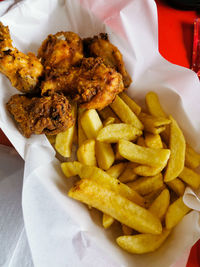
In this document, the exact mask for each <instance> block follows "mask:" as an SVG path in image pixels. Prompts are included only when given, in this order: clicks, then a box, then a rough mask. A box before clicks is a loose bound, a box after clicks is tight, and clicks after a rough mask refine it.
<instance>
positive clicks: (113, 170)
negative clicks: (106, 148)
mask: <svg viewBox="0 0 200 267" xmlns="http://www.w3.org/2000/svg"><path fill="white" fill-rule="evenodd" d="M126 166H127V164H126V163H123V162H121V163H118V164H115V165H113V166H112V167H110V168H109V169H108V170H107V171H106V172H107V174H109V175H110V176H112V177H113V178H116V179H117V178H118V177H119V176H120V174H121V173H122V172H123V171H124V169H125V168H126ZM121 182H122V181H121Z"/></svg>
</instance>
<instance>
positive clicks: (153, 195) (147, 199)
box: [144, 184, 166, 209]
mask: <svg viewBox="0 0 200 267" xmlns="http://www.w3.org/2000/svg"><path fill="white" fill-rule="evenodd" d="M165 188H166V186H165V184H163V186H162V187H160V188H159V189H157V190H154V191H152V192H151V193H149V194H147V195H145V196H144V199H145V207H146V208H147V209H148V208H149V207H150V205H151V204H152V203H153V201H154V200H155V199H156V198H157V197H158V196H159V195H160V193H161V192H162V191H163V190H164V189H165Z"/></svg>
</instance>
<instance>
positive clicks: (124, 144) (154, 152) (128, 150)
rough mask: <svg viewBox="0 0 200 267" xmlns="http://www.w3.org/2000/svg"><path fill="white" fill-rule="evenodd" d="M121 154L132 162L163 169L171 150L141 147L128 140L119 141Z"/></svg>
mask: <svg viewBox="0 0 200 267" xmlns="http://www.w3.org/2000/svg"><path fill="white" fill-rule="evenodd" d="M119 153H120V155H121V156H122V157H124V158H126V159H128V160H130V161H132V162H136V163H140V164H144V165H148V166H155V167H161V166H163V168H164V167H165V166H166V164H167V161H168V159H169V156H170V150H169V149H162V148H157V149H154V148H148V147H141V146H138V145H136V144H133V143H131V142H129V141H126V140H120V141H119Z"/></svg>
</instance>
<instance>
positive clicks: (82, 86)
mask: <svg viewBox="0 0 200 267" xmlns="http://www.w3.org/2000/svg"><path fill="white" fill-rule="evenodd" d="M41 88H42V94H51V93H54V92H56V91H61V92H63V93H64V94H65V95H70V96H72V98H73V99H74V100H75V101H78V103H80V104H81V106H82V107H84V108H87V109H92V108H94V109H103V108H104V107H105V106H107V105H109V104H110V103H111V102H112V101H113V100H114V98H115V96H116V95H117V94H119V93H120V92H122V91H123V90H124V85H123V81H122V76H121V74H120V73H118V72H117V71H116V70H115V69H112V68H109V67H106V66H105V64H104V63H103V59H101V58H84V59H83V61H82V64H81V66H80V68H78V67H76V68H75V67H74V68H71V69H69V71H68V72H66V73H64V74H63V75H60V76H57V77H55V76H54V77H52V78H50V79H48V80H46V81H44V82H43V83H42V87H41Z"/></svg>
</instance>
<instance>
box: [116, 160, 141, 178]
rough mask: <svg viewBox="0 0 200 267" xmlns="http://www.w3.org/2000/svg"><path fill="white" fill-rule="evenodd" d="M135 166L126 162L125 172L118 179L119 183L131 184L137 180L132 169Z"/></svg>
mask: <svg viewBox="0 0 200 267" xmlns="http://www.w3.org/2000/svg"><path fill="white" fill-rule="evenodd" d="M136 166H137V164H136V163H134V162H128V163H127V164H126V168H125V170H124V171H123V172H122V174H121V175H120V177H119V181H120V182H122V183H127V182H131V181H134V180H136V179H137V175H136V174H135V173H134V168H135V167H136Z"/></svg>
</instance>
